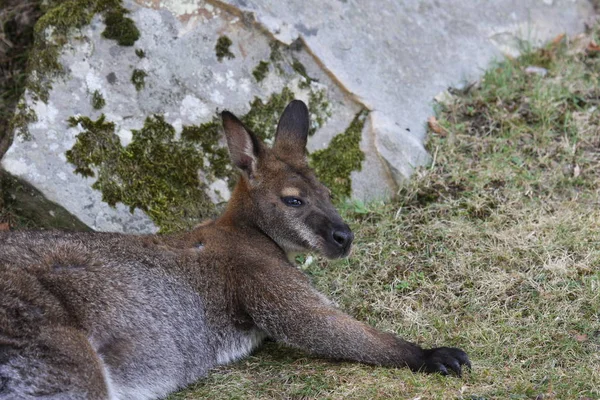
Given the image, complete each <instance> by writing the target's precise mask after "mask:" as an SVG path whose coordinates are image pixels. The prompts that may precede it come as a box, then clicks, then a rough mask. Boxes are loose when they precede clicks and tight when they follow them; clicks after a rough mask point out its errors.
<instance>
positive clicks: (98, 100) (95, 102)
mask: <svg viewBox="0 0 600 400" xmlns="http://www.w3.org/2000/svg"><path fill="white" fill-rule="evenodd" d="M105 105H106V100H104V97H102V93H100V91H99V90H95V91H94V93H93V94H92V107H94V109H95V110H100V109H101V108H102V107H104V106H105Z"/></svg>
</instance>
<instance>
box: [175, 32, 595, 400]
mask: <svg viewBox="0 0 600 400" xmlns="http://www.w3.org/2000/svg"><path fill="white" fill-rule="evenodd" d="M594 35H595V34H593V33H592V34H591V36H588V37H586V38H580V40H578V41H576V42H574V43H569V44H567V43H565V42H564V40H563V41H559V40H558V41H557V42H556V43H554V44H552V45H550V46H549V47H548V48H546V49H544V50H541V51H537V52H529V53H527V54H526V55H524V56H523V57H521V58H519V59H517V60H510V61H506V62H503V63H501V64H498V65H497V66H496V67H494V68H492V69H491V70H490V71H489V72H487V73H486V74H485V77H484V78H483V80H482V81H481V82H480V83H479V84H477V85H475V86H473V87H471V88H470V89H469V90H468V91H467V92H466V93H464V91H463V92H462V93H456V94H455V95H454V97H453V99H452V101H450V102H449V103H447V104H446V105H444V106H442V107H440V111H439V114H438V124H435V123H434V124H432V126H433V128H434V131H432V132H431V134H430V137H429V142H428V148H429V151H430V152H431V154H433V155H434V162H433V165H431V166H430V167H428V168H426V169H423V170H421V171H420V172H419V173H418V174H417V175H416V176H415V178H414V179H413V181H412V182H411V183H410V184H409V185H408V186H407V187H406V188H405V189H403V190H402V193H401V195H400V197H399V199H398V200H397V201H395V202H393V203H390V204H371V205H366V206H365V205H362V204H356V203H355V204H350V205H348V206H346V210H345V211H344V214H345V217H346V219H347V220H348V221H349V222H350V223H351V225H352V226H353V229H354V230H355V232H356V237H357V240H356V245H355V248H354V252H353V255H352V256H351V257H350V259H348V260H343V261H337V262H328V261H325V260H322V259H316V260H315V261H313V262H312V263H306V262H305V263H304V265H303V268H304V269H305V270H306V272H307V273H308V274H309V275H311V276H312V277H313V279H314V281H315V284H316V286H318V287H319V288H320V289H321V290H322V291H323V292H325V293H327V294H328V295H331V297H332V298H333V299H335V300H336V301H337V302H338V303H339V305H340V307H342V308H343V309H345V310H346V311H348V312H349V313H350V314H352V315H354V316H356V317H357V318H358V319H360V320H363V321H367V322H368V323H370V324H371V325H373V326H376V327H378V328H380V329H384V330H388V331H393V332H396V333H398V334H399V335H401V336H403V337H406V338H410V339H411V340H414V341H418V342H420V343H422V344H426V345H427V346H440V345H452V346H458V347H462V348H464V349H465V350H466V351H467V352H468V353H469V354H470V356H471V358H472V361H473V364H474V369H473V372H472V373H470V374H467V375H466V376H465V377H464V378H463V379H458V378H444V377H441V376H425V375H420V374H413V373H411V372H409V371H406V370H394V369H385V368H374V367H369V366H362V365H357V364H352V363H337V362H328V361H324V360H319V359H316V358H312V357H310V356H307V355H305V354H303V353H301V352H299V351H294V350H289V349H286V348H283V347H281V346H279V345H277V344H274V343H270V344H267V346H265V347H264V348H263V349H262V350H260V351H258V352H257V353H256V354H254V355H253V356H252V357H250V358H248V359H245V360H242V361H240V362H238V363H237V364H234V365H231V366H227V367H222V368H218V369H216V370H215V371H213V372H212V373H211V374H210V376H209V377H208V378H206V379H203V380H201V381H200V382H198V383H197V384H196V385H194V386H192V387H190V388H189V389H188V390H186V391H183V392H180V393H179V394H176V395H174V396H172V397H171V398H172V399H199V398H210V399H233V398H240V399H256V398H261V399H262V398H265V399H280V398H294V399H317V398H318V399H326V398H331V399H341V398H346V399H367V398H369V399H371V398H378V399H384V398H393V399H399V398H400V399H401V398H406V399H414V398H419V399H446V398H452V399H454V398H458V399H508V398H511V399H582V400H583V399H589V398H600V315H599V313H600V111H599V110H598V106H599V104H600V54H599V52H598V51H597V50H594V45H593V44H590V39H591V38H594ZM595 39H596V43H600V41H598V37H595ZM530 66H537V67H542V68H545V69H546V70H547V74H546V75H545V76H542V75H538V74H536V73H532V72H527V71H528V69H527V67H530ZM432 122H433V121H432Z"/></svg>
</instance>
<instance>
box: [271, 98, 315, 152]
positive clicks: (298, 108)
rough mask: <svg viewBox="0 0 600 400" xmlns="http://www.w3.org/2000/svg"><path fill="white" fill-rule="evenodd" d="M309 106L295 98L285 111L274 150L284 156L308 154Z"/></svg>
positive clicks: (278, 126) (276, 134) (279, 125)
mask: <svg viewBox="0 0 600 400" xmlns="http://www.w3.org/2000/svg"><path fill="white" fill-rule="evenodd" d="M308 124H309V120H308V108H307V107H306V104H304V103H303V102H302V101H300V100H293V101H292V102H291V103H290V104H288V106H287V107H286V108H285V110H284V111H283V114H282V115H281V118H280V119H279V124H278V125H277V132H276V133H275V143H274V144H273V150H274V151H275V152H276V153H277V154H278V155H280V156H284V157H290V156H293V157H302V160H304V158H305V155H306V139H307V138H308Z"/></svg>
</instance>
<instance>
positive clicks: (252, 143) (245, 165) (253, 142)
mask: <svg viewBox="0 0 600 400" xmlns="http://www.w3.org/2000/svg"><path fill="white" fill-rule="evenodd" d="M221 118H222V119H223V128H224V129H225V137H226V138H227V147H229V155H230V157H231V161H233V163H234V164H235V166H236V167H238V168H239V169H241V170H242V171H244V172H245V173H246V174H247V175H248V177H249V178H252V177H253V176H254V174H255V173H256V164H257V162H258V157H259V156H260V154H261V151H262V147H261V146H262V143H261V142H260V141H259V140H258V139H257V138H256V136H254V134H253V133H252V132H250V131H249V130H248V129H246V127H245V126H244V124H242V121H240V120H239V119H237V117H236V116H235V115H233V114H232V113H230V112H229V111H223V112H222V113H221Z"/></svg>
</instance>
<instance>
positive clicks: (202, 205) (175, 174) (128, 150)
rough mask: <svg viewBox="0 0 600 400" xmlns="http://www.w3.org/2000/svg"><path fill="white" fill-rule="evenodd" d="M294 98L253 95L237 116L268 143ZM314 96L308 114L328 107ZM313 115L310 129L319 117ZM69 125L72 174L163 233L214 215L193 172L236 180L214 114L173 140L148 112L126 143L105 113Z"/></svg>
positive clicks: (287, 91)
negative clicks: (75, 130) (90, 180)
mask: <svg viewBox="0 0 600 400" xmlns="http://www.w3.org/2000/svg"><path fill="white" fill-rule="evenodd" d="M294 97H295V96H294V93H293V92H292V90H290V89H289V88H287V87H286V88H284V89H283V90H282V91H281V92H280V93H275V94H273V95H271V97H269V99H267V100H266V101H262V100H261V99H259V98H255V99H254V100H253V101H252V103H251V104H250V106H251V109H250V111H249V112H248V113H247V114H245V115H243V116H241V118H240V119H241V120H242V121H243V122H244V123H245V124H246V126H248V128H249V129H251V130H252V131H254V132H256V134H257V135H258V136H259V137H260V138H261V139H263V140H266V141H267V142H269V141H272V140H273V137H274V136H275V130H276V128H277V122H278V121H279V118H280V116H281V113H282V112H283V110H284V108H285V107H286V106H287V104H288V103H289V102H290V101H291V100H293V99H294ZM315 99H316V100H314V101H311V103H310V108H309V110H310V113H311V115H313V116H314V115H323V113H324V112H326V110H327V106H328V103H327V101H326V96H325V93H321V94H318V95H316V97H315ZM324 110H325V111H324ZM313 118H314V117H313ZM323 118H325V117H323ZM318 121H321V122H317V123H316V124H317V125H315V126H314V127H315V129H316V128H318V127H320V124H321V123H322V121H324V119H319V120H318ZM69 123H70V125H71V126H75V125H78V124H79V125H81V127H82V128H83V130H84V131H83V132H82V133H80V134H79V135H78V136H77V141H76V143H75V145H74V146H73V148H71V150H69V151H68V152H67V153H66V156H67V160H68V161H69V162H70V163H71V164H73V165H74V166H75V173H77V174H81V175H83V176H87V177H96V182H95V183H94V184H93V185H92V187H93V188H94V189H96V190H99V191H101V192H102V198H103V200H104V201H105V202H107V203H108V204H110V205H112V206H114V205H115V204H116V203H118V202H122V203H123V204H126V205H128V206H129V207H130V209H131V210H132V211H133V210H134V209H135V208H138V209H140V210H143V211H144V212H145V213H146V214H147V215H148V216H149V217H150V218H151V219H152V220H153V221H154V223H155V224H156V225H157V226H159V227H160V228H161V231H162V232H172V231H177V230H181V229H187V228H190V227H192V226H194V225H195V224H196V223H198V222H199V221H200V220H202V219H204V218H206V217H207V216H210V215H212V214H213V213H214V210H215V206H214V205H213V203H212V202H211V201H210V199H209V198H208V197H207V195H206V189H207V188H206V184H204V183H202V182H201V181H200V179H199V178H198V171H202V175H203V177H204V179H203V180H204V181H205V182H213V181H215V180H217V179H222V180H224V181H226V182H228V184H229V186H230V187H232V186H233V185H234V184H235V181H236V179H235V174H236V172H235V170H234V169H233V168H232V167H231V165H230V162H229V155H228V152H227V149H226V148H224V147H222V146H221V144H220V139H221V138H222V128H221V119H220V116H219V115H215V116H214V118H213V119H212V120H211V121H210V122H207V123H204V124H202V125H199V126H185V127H183V130H182V133H181V140H175V138H174V136H175V130H174V128H173V127H172V126H171V125H169V124H168V123H167V122H165V120H164V118H162V117H160V116H153V117H149V118H147V119H146V122H145V124H144V127H143V128H142V129H141V130H139V131H133V138H132V142H131V143H130V144H129V145H127V146H126V147H123V146H122V145H121V143H120V140H119V137H118V136H117V135H116V134H115V124H114V123H112V122H110V121H107V120H106V118H105V117H104V116H101V117H100V118H98V119H97V120H96V121H93V120H91V119H90V118H88V117H77V118H75V117H73V118H71V119H70V120H69Z"/></svg>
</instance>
